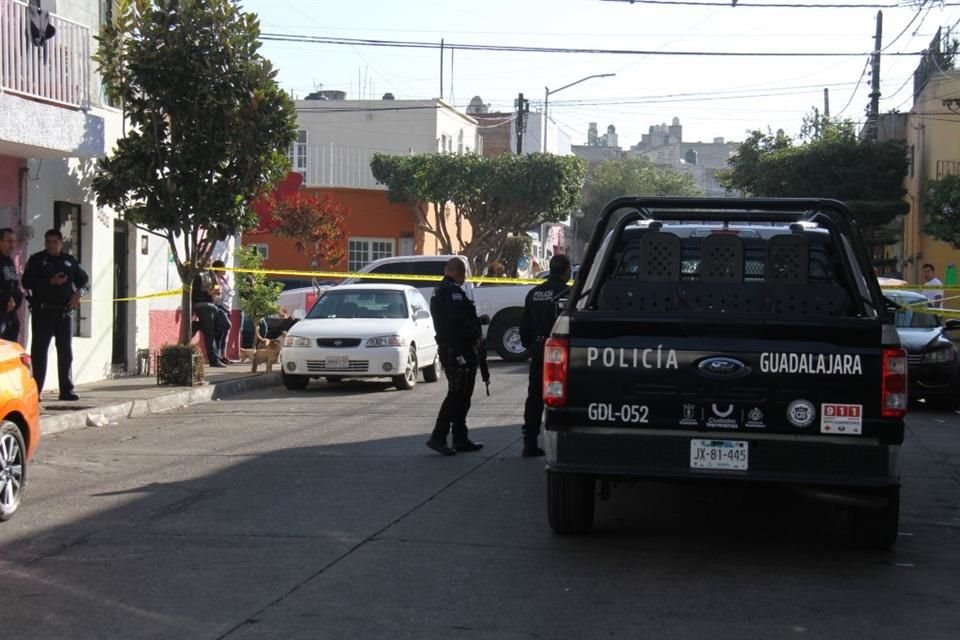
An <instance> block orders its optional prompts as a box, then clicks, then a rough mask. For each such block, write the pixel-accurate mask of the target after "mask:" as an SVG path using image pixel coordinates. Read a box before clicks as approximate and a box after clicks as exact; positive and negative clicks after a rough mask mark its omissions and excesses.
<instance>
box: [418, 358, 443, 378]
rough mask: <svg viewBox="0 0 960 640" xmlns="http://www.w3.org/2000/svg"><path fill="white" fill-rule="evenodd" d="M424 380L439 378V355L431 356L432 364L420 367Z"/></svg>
mask: <svg viewBox="0 0 960 640" xmlns="http://www.w3.org/2000/svg"><path fill="white" fill-rule="evenodd" d="M421 371H423V381H424V382H436V381H437V380H439V379H440V356H439V355H436V356H433V364H431V365H430V366H429V367H424V368H423V369H421Z"/></svg>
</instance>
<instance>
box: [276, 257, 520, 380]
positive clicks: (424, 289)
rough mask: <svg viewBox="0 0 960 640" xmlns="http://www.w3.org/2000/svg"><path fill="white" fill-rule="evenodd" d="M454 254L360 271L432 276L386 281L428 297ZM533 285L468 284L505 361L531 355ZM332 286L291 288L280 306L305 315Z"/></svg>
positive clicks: (390, 261) (381, 263) (386, 261)
mask: <svg viewBox="0 0 960 640" xmlns="http://www.w3.org/2000/svg"><path fill="white" fill-rule="evenodd" d="M451 257H452V256H397V257H394V258H383V259H381V260H376V261H374V262H371V263H370V264H368V265H367V266H365V267H363V268H362V269H360V273H371V274H374V273H384V274H391V275H410V276H414V277H422V276H428V277H430V278H431V280H420V279H411V280H409V281H407V280H396V279H393V278H391V279H389V280H387V279H384V280H383V282H390V283H393V284H409V285H411V286H413V287H416V288H417V289H419V290H420V291H421V293H423V295H424V297H426V298H427V299H428V300H429V299H430V296H432V295H433V288H434V287H435V286H436V285H437V283H438V282H439V281H440V279H441V278H442V277H443V267H444V265H445V264H446V263H447V261H448V260H449V259H450V258H451ZM457 257H458V258H460V259H461V260H463V262H464V264H465V265H466V267H467V277H468V278H469V277H470V275H471V270H470V261H469V260H467V258H465V257H463V256H457ZM361 281H362V282H368V283H372V282H378V280H377V279H376V278H351V279H348V280H344V281H343V282H342V283H341V284H354V283H357V282H361ZM532 288H533V286H532V285H525V284H477V285H471V286H468V287H467V295H470V296H472V297H473V301H474V303H475V304H476V305H477V314H479V315H487V316H489V317H490V324H489V325H485V326H484V331H485V336H486V339H487V347H488V348H492V349H494V350H495V351H496V352H497V355H499V356H500V357H501V358H503V359H504V360H507V361H509V362H521V361H523V360H526V359H527V358H528V357H529V355H530V354H529V353H528V352H527V350H526V349H524V348H523V345H522V344H520V318H521V316H522V314H523V303H524V300H525V299H526V296H527V292H528V291H530V289H532ZM326 289H329V287H322V288H320V289H319V290H317V289H314V288H313V287H307V288H303V289H290V290H288V291H284V292H283V293H282V294H280V306H281V307H284V308H285V309H286V310H287V311H288V312H289V313H290V314H291V315H292V316H294V317H302V314H305V313H306V312H307V311H308V310H309V308H310V307H311V306H313V303H314V302H316V298H317V296H318V295H319V294H321V293H323V291H325V290H326Z"/></svg>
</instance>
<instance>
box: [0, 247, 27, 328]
mask: <svg viewBox="0 0 960 640" xmlns="http://www.w3.org/2000/svg"><path fill="white" fill-rule="evenodd" d="M16 245H17V243H16V236H15V235H14V233H13V229H10V228H4V229H0V338H2V339H3V340H9V341H10V342H17V341H19V340H20V316H19V315H18V312H19V310H20V306H21V305H22V304H23V292H22V291H21V290H20V277H19V276H18V275H17V268H16V265H14V264H13V251H14V249H16Z"/></svg>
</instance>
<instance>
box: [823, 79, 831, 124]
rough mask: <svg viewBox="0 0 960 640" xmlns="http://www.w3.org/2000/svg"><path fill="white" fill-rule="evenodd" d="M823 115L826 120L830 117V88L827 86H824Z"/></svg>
mask: <svg viewBox="0 0 960 640" xmlns="http://www.w3.org/2000/svg"><path fill="white" fill-rule="evenodd" d="M823 117H824V119H825V120H829V119H830V89H828V88H827V87H824V88H823Z"/></svg>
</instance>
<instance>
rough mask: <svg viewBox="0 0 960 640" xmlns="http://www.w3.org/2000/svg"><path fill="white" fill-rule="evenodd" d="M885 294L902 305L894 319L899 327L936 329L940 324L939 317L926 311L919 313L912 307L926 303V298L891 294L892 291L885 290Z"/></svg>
mask: <svg viewBox="0 0 960 640" xmlns="http://www.w3.org/2000/svg"><path fill="white" fill-rule="evenodd" d="M885 295H886V296H887V298H889V299H890V300H892V301H893V302H895V303H896V304H897V305H899V306H900V308H899V309H897V315H896V318H895V319H894V323H895V324H896V326H897V328H898V329H935V328H936V327H939V326H940V318H939V317H937V316H935V315H933V314H932V313H927V312H926V311H924V312H922V313H918V312H917V311H914V309H912V308H911V307H913V306H922V305H923V304H924V303H926V300H925V299H924V298H922V297H916V296H903V295H897V294H891V293H890V292H885Z"/></svg>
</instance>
